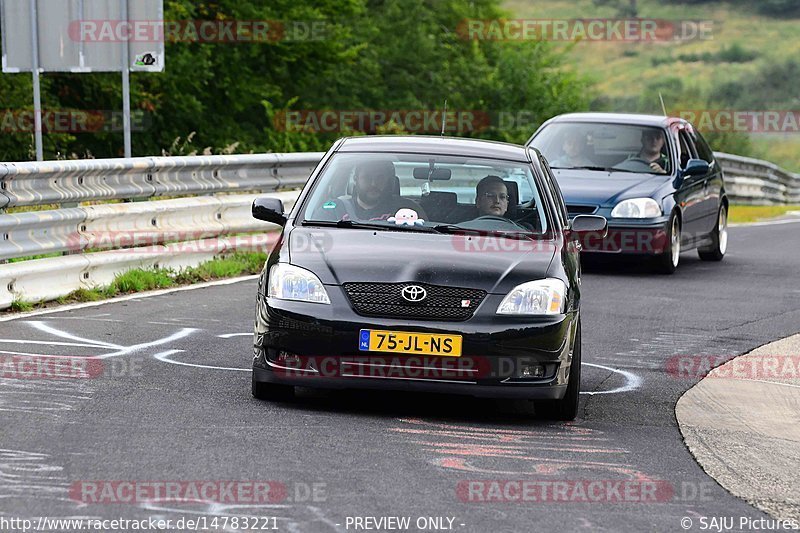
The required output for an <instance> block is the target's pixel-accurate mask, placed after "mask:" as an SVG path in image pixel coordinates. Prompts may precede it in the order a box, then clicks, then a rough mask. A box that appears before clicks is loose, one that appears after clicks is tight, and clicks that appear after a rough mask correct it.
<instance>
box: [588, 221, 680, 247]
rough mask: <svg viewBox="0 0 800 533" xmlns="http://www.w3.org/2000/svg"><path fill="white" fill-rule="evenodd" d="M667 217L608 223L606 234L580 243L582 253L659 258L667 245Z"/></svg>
mask: <svg viewBox="0 0 800 533" xmlns="http://www.w3.org/2000/svg"><path fill="white" fill-rule="evenodd" d="M668 232H669V217H661V218H658V219H647V220H643V221H641V222H639V221H635V220H631V219H625V220H624V221H621V220H620V219H613V218H609V219H608V234H607V235H606V236H605V237H601V236H600V235H597V234H591V233H590V234H588V235H586V236H585V237H584V238H583V239H582V240H581V253H590V254H594V253H597V254H630V255H660V254H663V253H664V251H665V250H666V248H667V245H668V237H667V235H668Z"/></svg>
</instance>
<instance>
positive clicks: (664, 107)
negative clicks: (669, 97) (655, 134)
mask: <svg viewBox="0 0 800 533" xmlns="http://www.w3.org/2000/svg"><path fill="white" fill-rule="evenodd" d="M658 99H659V100H661V111H663V112H664V116H665V117H666V116H667V108H666V106H665V105H664V97H663V96H661V91H658Z"/></svg>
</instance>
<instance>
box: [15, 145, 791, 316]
mask: <svg viewBox="0 0 800 533" xmlns="http://www.w3.org/2000/svg"><path fill="white" fill-rule="evenodd" d="M322 155H323V154H322V153H319V152H314V153H291V154H258V155H231V156H197V157H145V158H134V159H108V160H82V161H48V162H38V163H36V162H30V163H0V239H2V240H0V262H3V261H7V260H10V259H18V258H24V257H30V256H38V255H43V254H59V256H58V257H48V258H42V259H32V260H26V261H21V262H17V263H7V264H0V309H5V308H8V307H9V306H10V305H11V303H12V302H13V301H14V300H16V299H24V300H26V301H40V300H53V299H56V298H59V297H61V296H65V295H67V294H69V293H70V292H72V291H74V290H76V289H79V288H89V287H97V286H101V285H106V284H108V283H110V282H111V281H112V280H113V278H114V276H115V275H117V274H118V273H120V272H123V271H125V270H129V269H131V268H137V267H166V268H174V269H180V268H185V267H189V266H195V265H197V264H199V263H201V262H203V261H207V260H209V259H212V258H213V257H215V256H217V255H219V254H222V253H227V252H231V251H237V250H265V249H268V248H269V246H270V245H271V243H272V240H273V239H274V237H275V233H274V232H275V230H277V229H278V228H277V227H276V226H274V225H270V224H266V223H263V222H259V221H255V220H253V219H252V217H251V216H250V205H251V203H252V201H253V199H254V198H255V196H257V194H255V192H258V193H264V192H272V193H276V194H278V195H279V196H280V197H281V198H282V199H283V200H284V203H285V204H287V208H291V206H292V205H293V203H294V201H295V200H296V198H297V195H298V191H296V190H295V191H289V192H287V191H286V189H299V188H300V187H302V185H303V184H305V182H306V180H307V179H308V176H309V175H310V174H311V172H312V171H313V169H314V167H315V166H316V164H317V163H318V162H319V160H320V159H321V158H322ZM716 155H717V158H718V160H719V162H720V164H721V165H722V168H723V171H724V172H725V180H726V188H727V190H728V194H729V195H730V198H731V201H732V202H735V203H749V204H774V203H784V204H785V203H800V176H798V175H797V174H792V173H790V172H787V171H785V170H783V169H781V168H780V167H778V166H776V165H774V164H772V163H769V162H767V161H760V160H757V159H751V158H747V157H741V156H737V155H731V154H725V153H718V154H716ZM281 191H282V192H281ZM217 193H226V194H222V195H216V194H217ZM228 193H238V194H228ZM245 193H249V194H245ZM191 195H195V196H194V197H190V198H171V199H153V198H158V197H173V196H174V197H181V196H184V197H186V196H191ZM197 195H199V196H197ZM131 199H152V200H150V201H147V202H134V203H129V202H126V203H104V204H101V205H85V206H81V207H78V204H79V203H80V202H96V201H108V200H131ZM50 204H57V205H58V206H59V208H56V209H51V210H46V211H27V212H20V213H13V214H11V213H2V211H3V210H4V209H5V208H9V207H33V206H44V205H50ZM253 232H258V233H257V234H255V235H243V234H250V233H253ZM61 254H66V255H61Z"/></svg>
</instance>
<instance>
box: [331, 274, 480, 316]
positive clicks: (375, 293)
mask: <svg viewBox="0 0 800 533" xmlns="http://www.w3.org/2000/svg"><path fill="white" fill-rule="evenodd" d="M408 285H419V286H420V287H424V288H425V290H426V291H427V292H428V296H427V298H425V300H423V301H422V302H420V303H409V302H407V301H406V300H405V299H403V297H402V296H401V294H400V293H401V291H402V290H403V287H406V286H408ZM343 287H344V291H345V293H346V294H347V297H348V299H349V300H350V303H351V304H352V305H353V308H354V309H355V311H356V313H358V314H359V315H362V316H374V317H383V318H419V319H422V320H467V319H468V318H470V317H471V316H472V314H473V313H474V312H475V309H477V308H478V305H480V303H481V301H483V299H484V297H486V291H482V290H478V289H462V288H458V287H442V286H440V285H427V284H425V283H412V282H409V283H345V284H344V285H343ZM464 300H469V305H468V306H467V307H462V301H464Z"/></svg>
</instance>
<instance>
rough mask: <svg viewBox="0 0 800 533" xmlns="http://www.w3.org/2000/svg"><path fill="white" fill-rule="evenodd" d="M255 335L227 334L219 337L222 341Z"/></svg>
mask: <svg viewBox="0 0 800 533" xmlns="http://www.w3.org/2000/svg"><path fill="white" fill-rule="evenodd" d="M252 336H253V333H252V332H250V333H226V334H225V335H217V337H219V338H220V339H230V338H233V337H252Z"/></svg>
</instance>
